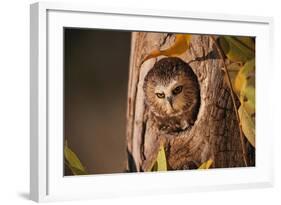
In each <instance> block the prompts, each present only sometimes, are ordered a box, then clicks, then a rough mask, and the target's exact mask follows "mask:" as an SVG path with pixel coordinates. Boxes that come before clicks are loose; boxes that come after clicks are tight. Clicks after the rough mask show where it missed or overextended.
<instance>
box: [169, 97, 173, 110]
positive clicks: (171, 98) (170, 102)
mask: <svg viewBox="0 0 281 205" xmlns="http://www.w3.org/2000/svg"><path fill="white" fill-rule="evenodd" d="M167 100H168V102H169V104H170V105H171V108H172V109H174V107H173V97H172V96H169V97H167Z"/></svg>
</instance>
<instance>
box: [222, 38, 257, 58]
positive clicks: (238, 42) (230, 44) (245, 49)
mask: <svg viewBox="0 0 281 205" xmlns="http://www.w3.org/2000/svg"><path fill="white" fill-rule="evenodd" d="M243 38H245V39H243ZM246 38H249V37H239V39H238V38H237V37H232V36H221V37H220V38H219V44H220V46H221V48H222V50H223V52H224V54H225V55H226V56H227V58H228V59H229V60H231V61H232V62H238V61H239V62H243V63H245V62H246V61H248V60H251V59H252V58H254V57H255V50H254V49H252V48H251V47H252V45H249V44H248V45H247V44H245V42H246V41H249V39H246Z"/></svg>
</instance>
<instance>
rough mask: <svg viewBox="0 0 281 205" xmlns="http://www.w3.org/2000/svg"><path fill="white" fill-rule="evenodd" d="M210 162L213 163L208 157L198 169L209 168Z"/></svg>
mask: <svg viewBox="0 0 281 205" xmlns="http://www.w3.org/2000/svg"><path fill="white" fill-rule="evenodd" d="M212 164H213V160H211V159H209V160H208V161H206V162H204V163H203V164H201V165H200V167H199V168H198V169H209V168H210V167H211V165H212Z"/></svg>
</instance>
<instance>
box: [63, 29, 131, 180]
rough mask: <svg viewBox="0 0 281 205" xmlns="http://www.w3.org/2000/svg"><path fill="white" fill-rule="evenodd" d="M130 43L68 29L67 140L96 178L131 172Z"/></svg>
mask: <svg viewBox="0 0 281 205" xmlns="http://www.w3.org/2000/svg"><path fill="white" fill-rule="evenodd" d="M130 39H131V32H121V31H110V30H92V29H91V30H88V29H73V28H65V29H64V138H65V140H67V143H68V146H69V147H70V149H72V150H73V151H74V152H75V153H76V154H77V156H78V157H79V159H80V160H81V162H82V164H83V165H84V166H85V167H86V169H87V171H88V172H89V173H90V174H100V173H118V172H124V170H125V164H126V163H125V162H126V136H125V133H126V130H125V128H126V103H127V83H128V70H129V55H130ZM65 175H71V172H69V170H68V169H67V168H66V167H65Z"/></svg>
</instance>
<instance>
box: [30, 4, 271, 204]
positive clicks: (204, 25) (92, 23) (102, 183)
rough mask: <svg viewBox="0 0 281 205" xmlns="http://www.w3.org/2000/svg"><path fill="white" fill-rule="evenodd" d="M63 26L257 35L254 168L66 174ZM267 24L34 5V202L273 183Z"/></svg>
mask: <svg viewBox="0 0 281 205" xmlns="http://www.w3.org/2000/svg"><path fill="white" fill-rule="evenodd" d="M183 25H184V26H183ZM63 27H79V28H99V29H117V30H131V31H135V30H143V31H159V32H171V31H172V32H179V33H188V32H189V33H190V32H191V33H200V34H224V35H242V36H243V35H250V36H256V67H257V70H256V72H257V74H256V79H257V84H256V88H257V99H256V102H257V106H256V109H257V113H258V114H257V118H256V127H257V129H256V130H257V133H256V136H257V137H256V147H257V150H256V166H255V167H254V168H234V169H231V168H230V169H229V168H227V169H212V170H207V171H182V172H167V173H162V172H161V173H129V174H110V175H89V176H75V177H64V176H63V135H62V134H63V130H62V125H63V121H62V119H63V116H62V110H63V103H62V94H63V89H62V88H63V87H62V82H63V75H62V73H63V72H62V71H63V57H62V55H63V52H62V49H63V44H62V42H63V35H62V31H63ZM272 28H273V19H272V18H269V17H253V16H235V15H225V14H212V13H208V14H206V13H194V12H188V11H187V12H182V11H181V12H179V11H160V10H159V11H157V10H139V9H125V8H97V7H96V6H95V5H86V4H69V3H46V2H43V3H41V2H40V3H35V4H32V5H31V12H30V56H31V59H30V69H31V72H30V77H31V83H30V93H31V97H30V108H31V109H30V110H31V111H30V112H31V113H30V118H31V127H30V198H31V199H32V200H34V201H38V202H39V201H53V200H71V199H91V198H98V197H112V196H129V195H139V194H152V193H153V194H154V193H155V194H160V193H175V192H188V191H205V190H221V189H236V188H252V187H269V186H273V160H272V156H273V154H272V152H273V150H272V149H273V131H272V129H270V126H271V120H270V119H272V117H271V116H270V114H269V112H268V110H266V105H268V103H269V102H268V99H270V93H269V92H268V90H271V89H270V88H271V84H270V82H268V81H267V79H270V78H269V75H270V73H272V72H268V71H269V70H271V71H272V69H273V66H272V64H271V62H272V58H271V56H272V53H271V52H272V50H273V36H272V35H273V32H272ZM264 67H266V68H267V69H262V68H264ZM262 119H267V120H266V121H263V120H262ZM265 136H266V137H265ZM183 181H186V182H188V183H183Z"/></svg>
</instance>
